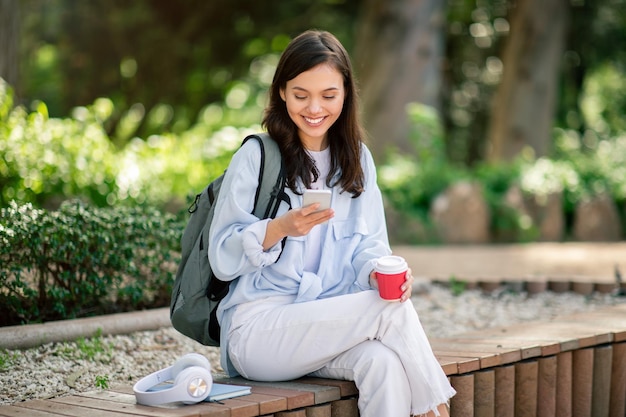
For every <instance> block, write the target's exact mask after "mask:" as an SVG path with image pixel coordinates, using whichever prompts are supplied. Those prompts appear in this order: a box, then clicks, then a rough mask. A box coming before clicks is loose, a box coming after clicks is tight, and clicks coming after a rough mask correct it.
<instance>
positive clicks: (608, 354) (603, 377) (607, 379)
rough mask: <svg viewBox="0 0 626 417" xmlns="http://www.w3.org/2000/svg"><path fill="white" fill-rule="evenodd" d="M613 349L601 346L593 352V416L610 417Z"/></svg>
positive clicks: (608, 346)
mask: <svg viewBox="0 0 626 417" xmlns="http://www.w3.org/2000/svg"><path fill="white" fill-rule="evenodd" d="M612 362H613V347H612V346H611V345H607V346H599V347H597V348H595V349H594V352H593V389H592V395H591V415H593V417H609V404H610V401H611V363H612Z"/></svg>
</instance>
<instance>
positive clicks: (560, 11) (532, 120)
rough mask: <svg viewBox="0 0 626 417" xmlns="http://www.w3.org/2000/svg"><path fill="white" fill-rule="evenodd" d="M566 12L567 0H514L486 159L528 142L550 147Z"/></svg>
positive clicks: (509, 155)
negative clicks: (516, 0) (489, 147)
mask: <svg viewBox="0 0 626 417" xmlns="http://www.w3.org/2000/svg"><path fill="white" fill-rule="evenodd" d="M568 16H569V7H568V2H567V1H566V0H519V1H518V2H517V3H516V5H515V9H514V10H513V14H512V18H511V32H510V37H509V39H508V42H507V44H506V46H505V50H504V53H503V58H502V61H503V65H504V71H503V75H502V81H501V84H500V86H499V88H498V91H497V92H496V95H495V97H494V101H493V108H492V115H491V121H490V126H489V131H488V138H489V142H490V145H491V149H490V152H489V159H490V160H492V161H495V160H505V161H506V160H511V159H513V158H514V157H515V156H516V155H518V154H519V153H520V152H521V151H522V150H523V149H524V148H525V147H527V146H529V147H531V148H532V149H533V150H534V152H535V155H536V156H543V155H547V154H548V153H549V151H550V141H551V130H552V124H553V120H554V115H555V110H556V96H557V87H558V76H559V69H560V64H561V60H562V56H563V52H564V48H565V34H566V29H567V23H568Z"/></svg>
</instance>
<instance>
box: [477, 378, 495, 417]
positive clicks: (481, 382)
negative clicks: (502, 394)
mask: <svg viewBox="0 0 626 417" xmlns="http://www.w3.org/2000/svg"><path fill="white" fill-rule="evenodd" d="M495 397H496V372H495V371H494V370H493V369H490V370H487V371H479V372H476V373H475V374H474V415H476V416H480V417H496V398H495Z"/></svg>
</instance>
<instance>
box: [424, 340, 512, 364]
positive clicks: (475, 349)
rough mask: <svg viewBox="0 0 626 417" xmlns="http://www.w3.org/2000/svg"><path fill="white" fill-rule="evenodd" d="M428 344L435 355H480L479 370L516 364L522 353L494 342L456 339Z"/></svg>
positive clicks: (434, 341)
mask: <svg viewBox="0 0 626 417" xmlns="http://www.w3.org/2000/svg"><path fill="white" fill-rule="evenodd" d="M430 343H431V346H432V348H433V351H434V352H435V353H437V352H439V351H442V352H443V351H447V352H451V351H458V352H465V353H481V355H480V356H479V357H480V358H481V366H480V368H481V369H485V368H488V367H491V366H498V365H504V364H508V363H512V362H517V361H520V360H521V359H522V352H521V350H520V349H519V348H511V347H506V348H505V347H502V345H500V344H498V343H497V342H494V341H487V340H486V341H480V340H476V339H467V340H466V339H457V338H453V339H441V338H433V339H431V341H430ZM457 356H464V355H457Z"/></svg>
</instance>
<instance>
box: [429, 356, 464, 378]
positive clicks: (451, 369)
mask: <svg viewBox="0 0 626 417" xmlns="http://www.w3.org/2000/svg"><path fill="white" fill-rule="evenodd" d="M435 358H436V359H437V361H438V362H439V365H440V366H441V368H442V369H443V372H444V373H445V374H446V375H447V376H450V375H456V374H458V373H459V367H458V366H457V364H456V361H455V360H454V359H451V358H448V357H446V356H437V354H436V353H435Z"/></svg>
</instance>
